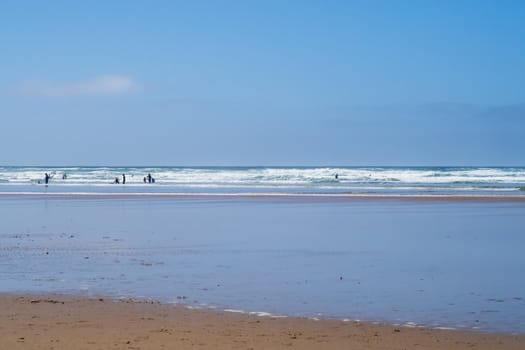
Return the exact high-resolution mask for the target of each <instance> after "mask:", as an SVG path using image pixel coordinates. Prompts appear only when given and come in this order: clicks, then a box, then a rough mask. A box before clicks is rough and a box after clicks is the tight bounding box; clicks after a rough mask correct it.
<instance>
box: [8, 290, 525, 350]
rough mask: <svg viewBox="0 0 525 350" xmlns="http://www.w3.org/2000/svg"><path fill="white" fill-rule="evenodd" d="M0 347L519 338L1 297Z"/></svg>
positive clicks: (53, 297) (460, 344)
mask: <svg viewBox="0 0 525 350" xmlns="http://www.w3.org/2000/svg"><path fill="white" fill-rule="evenodd" d="M0 307H1V308H2V310H3V313H2V315H1V316H0V348H6V349H10V350H18V349H26V348H28V347H29V348H44V347H45V348H48V347H52V348H54V349H56V350H58V349H69V350H75V349H86V350H90V349H110V348H117V349H142V350H146V349H160V348H164V347H165V348H177V349H186V348H202V349H211V348H214V349H233V348H239V349H250V348H251V349H276V348H287V349H290V348H297V349H319V348H323V349H342V348H351V349H365V348H366V349H387V350H388V349H392V350H393V349H403V348H408V349H412V348H418V349H431V350H440V349H458V350H459V349H471V348H475V349H487V350H488V349H505V350H507V349H509V350H510V349H512V350H514V349H516V350H517V349H522V348H523V347H524V346H525V335H522V334H520V335H511V334H501V333H477V332H470V331H464V330H442V329H432V328H421V327H407V326H395V325H387V324H373V323H365V322H357V321H348V322H345V321H336V320H320V321H317V320H312V319H306V318H292V317H287V318H278V317H271V316H256V315H246V314H238V313H233V312H226V311H215V310H204V309H190V308H188V307H184V306H181V305H171V304H161V303H159V302H156V301H143V300H135V299H124V300H119V299H105V298H104V297H93V298H91V297H89V298H88V297H77V296H70V295H58V294H43V295H33V294H0Z"/></svg>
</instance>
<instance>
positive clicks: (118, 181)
mask: <svg viewBox="0 0 525 350" xmlns="http://www.w3.org/2000/svg"><path fill="white" fill-rule="evenodd" d="M113 183H115V184H119V183H120V180H119V179H118V176H117V177H116V178H115V181H113Z"/></svg>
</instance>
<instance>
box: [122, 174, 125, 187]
mask: <svg viewBox="0 0 525 350" xmlns="http://www.w3.org/2000/svg"><path fill="white" fill-rule="evenodd" d="M122 184H123V185H124V184H126V174H122Z"/></svg>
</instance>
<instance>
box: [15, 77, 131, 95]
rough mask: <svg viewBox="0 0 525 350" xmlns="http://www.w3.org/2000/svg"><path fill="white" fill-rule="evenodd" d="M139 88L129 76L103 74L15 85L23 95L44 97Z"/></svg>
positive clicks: (117, 93) (103, 92)
mask: <svg viewBox="0 0 525 350" xmlns="http://www.w3.org/2000/svg"><path fill="white" fill-rule="evenodd" d="M139 89H140V85H139V84H138V83H137V82H135V81H134V80H133V78H131V77H127V76H119V75H103V76H98V77H94V78H92V79H89V80H84V81H69V82H57V81H26V82H23V83H20V84H19V85H18V86H17V87H16V91H17V92H18V93H21V94H23V95H31V96H45V97H75V96H97V95H98V96H100V95H122V94H127V93H130V92H134V91H137V90H139Z"/></svg>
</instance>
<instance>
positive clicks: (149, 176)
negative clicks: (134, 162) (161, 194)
mask: <svg viewBox="0 0 525 350" xmlns="http://www.w3.org/2000/svg"><path fill="white" fill-rule="evenodd" d="M148 183H151V174H148Z"/></svg>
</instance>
